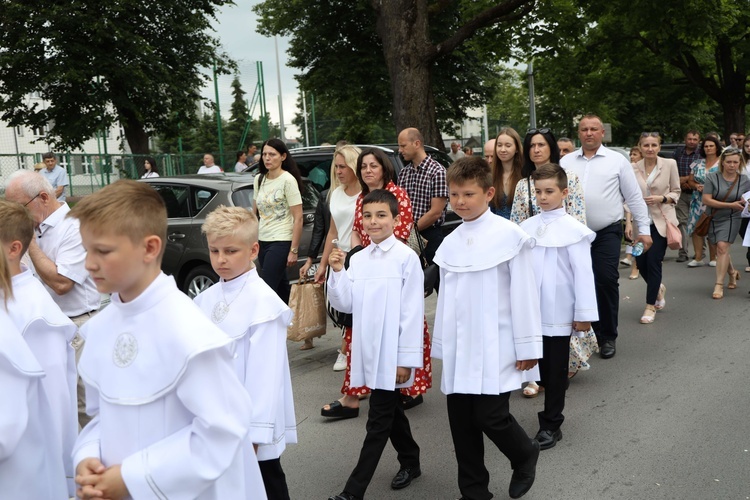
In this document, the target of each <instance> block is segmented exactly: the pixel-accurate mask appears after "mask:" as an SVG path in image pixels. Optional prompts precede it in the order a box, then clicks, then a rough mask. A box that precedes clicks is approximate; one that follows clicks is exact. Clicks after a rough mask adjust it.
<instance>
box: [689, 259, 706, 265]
mask: <svg viewBox="0 0 750 500" xmlns="http://www.w3.org/2000/svg"><path fill="white" fill-rule="evenodd" d="M702 265H704V264H703V261H702V260H695V259H693V260H691V261H690V262H688V265H687V266H688V267H701V266H702Z"/></svg>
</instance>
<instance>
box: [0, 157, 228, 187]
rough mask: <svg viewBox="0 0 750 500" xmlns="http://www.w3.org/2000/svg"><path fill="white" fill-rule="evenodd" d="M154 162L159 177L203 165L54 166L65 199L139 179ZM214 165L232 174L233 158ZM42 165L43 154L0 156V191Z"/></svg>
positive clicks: (62, 161)
mask: <svg viewBox="0 0 750 500" xmlns="http://www.w3.org/2000/svg"><path fill="white" fill-rule="evenodd" d="M146 158H153V159H154V161H155V162H156V168H157V171H158V172H159V175H161V176H169V175H183V174H195V173H197V172H198V169H199V168H200V167H201V165H202V164H203V155H202V154H182V155H179V154H155V155H132V154H129V155H128V154H107V155H104V154H85V153H82V154H73V153H68V154H60V155H58V156H57V163H58V165H60V166H61V167H63V168H64V169H65V170H66V171H67V172H68V181H69V188H68V191H67V195H68V196H83V195H87V194H91V193H93V192H94V191H96V190H98V189H101V188H102V187H104V186H106V185H107V184H111V183H112V182H115V181H116V180H118V179H138V178H140V177H141V176H142V175H143V173H144V171H145V170H144V168H143V163H144V160H145V159H146ZM214 158H215V159H216V163H217V165H220V166H221V167H222V168H223V169H224V170H225V171H234V163H235V162H234V155H231V156H230V155H225V157H224V158H221V157H220V155H219V154H214ZM41 162H42V154H41V153H36V154H17V155H15V154H13V155H9V154H0V191H4V190H5V179H7V178H8V176H9V175H10V174H12V173H13V172H15V171H16V170H19V169H26V170H33V169H34V165H35V164H37V163H41Z"/></svg>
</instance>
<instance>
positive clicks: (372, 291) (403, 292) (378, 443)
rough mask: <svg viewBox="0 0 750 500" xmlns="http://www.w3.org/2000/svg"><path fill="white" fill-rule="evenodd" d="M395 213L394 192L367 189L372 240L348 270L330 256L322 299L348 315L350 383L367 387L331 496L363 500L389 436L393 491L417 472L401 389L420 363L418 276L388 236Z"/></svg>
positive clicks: (407, 254) (340, 255)
mask: <svg viewBox="0 0 750 500" xmlns="http://www.w3.org/2000/svg"><path fill="white" fill-rule="evenodd" d="M398 214H399V207H398V201H397V200H396V197H395V196H394V195H393V193H391V192H390V191H387V190H385V189H376V190H374V191H371V192H370V193H368V194H367V196H365V197H364V199H363V200H362V223H363V227H364V230H365V232H366V233H367V235H368V236H369V237H370V241H371V244H370V245H368V246H367V247H365V248H364V249H363V250H362V251H360V252H358V253H356V254H354V255H353V256H352V257H351V261H350V266H349V269H346V270H345V269H344V258H345V256H346V255H345V254H344V252H343V251H342V250H341V249H338V248H336V249H334V250H333V252H331V256H330V257H329V260H328V262H329V264H330V266H331V269H332V270H333V272H332V273H331V275H330V276H329V278H328V300H329V301H330V302H331V305H332V306H333V307H334V308H336V310H338V311H341V312H345V313H351V314H352V347H351V349H352V350H351V384H352V386H357V387H362V386H367V387H369V388H370V389H372V393H371V394H370V412H369V414H368V416H367V436H366V437H365V441H364V443H363V445H362V451H361V452H360V455H359V460H358V462H357V465H356V466H355V467H354V470H353V471H352V473H351V475H350V476H349V479H348V480H347V482H346V486H345V487H344V491H342V492H341V493H339V494H338V495H334V496H332V497H330V498H329V500H361V499H362V498H363V497H364V495H365V490H366V489H367V486H368V485H369V483H370V480H371V479H372V476H373V474H374V473H375V469H376V468H377V466H378V462H379V461H380V457H381V455H382V453H383V450H384V449H385V445H386V444H387V443H388V440H389V439H390V441H391V443H392V444H393V447H394V448H395V449H396V452H397V453H398V461H399V465H400V469H399V471H398V473H397V474H396V476H395V477H394V478H393V481H391V488H393V489H401V488H406V487H407V486H409V485H410V484H411V482H412V480H413V479H416V478H418V477H419V476H420V475H421V474H422V471H421V468H420V461H419V446H418V445H417V443H416V441H414V438H413V437H412V433H411V428H410V426H409V419H408V418H406V414H405V413H404V406H403V403H402V402H401V393H400V390H399V389H400V388H401V387H411V386H412V385H413V383H414V370H415V369H416V368H422V365H423V352H422V349H423V341H422V340H423V332H424V330H423V328H424V323H423V321H424V319H423V313H424V274H423V272H422V266H421V265H420V263H419V258H418V257H417V254H416V253H414V252H413V251H412V250H411V249H410V248H409V247H408V246H406V245H405V244H404V243H402V242H401V241H400V240H398V239H397V238H396V237H395V236H394V234H393V228H394V227H395V226H396V224H398V220H399V219H398Z"/></svg>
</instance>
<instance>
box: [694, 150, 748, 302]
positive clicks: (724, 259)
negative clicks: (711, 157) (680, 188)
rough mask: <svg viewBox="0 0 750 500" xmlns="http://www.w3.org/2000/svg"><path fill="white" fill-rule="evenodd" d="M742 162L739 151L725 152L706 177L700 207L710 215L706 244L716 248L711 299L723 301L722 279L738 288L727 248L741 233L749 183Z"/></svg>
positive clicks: (736, 276) (736, 277)
mask: <svg viewBox="0 0 750 500" xmlns="http://www.w3.org/2000/svg"><path fill="white" fill-rule="evenodd" d="M744 167H745V160H744V159H743V158H742V152H741V151H740V149H739V148H726V149H725V150H724V151H723V152H722V153H721V156H720V157H719V171H718V172H710V173H709V174H708V175H706V183H705V185H704V186H703V203H704V204H705V205H706V212H707V213H708V215H713V218H712V219H711V224H710V226H709V229H708V241H709V242H710V243H713V244H714V245H716V248H717V255H716V284H715V285H714V292H713V298H714V299H721V298H723V297H724V275H725V274H726V275H729V284H728V285H727V288H729V289H730V290H731V289H734V288H737V280H738V279H740V272H739V271H737V270H736V269H735V268H734V266H733V265H732V258H731V257H730V256H729V247H731V246H732V243H734V240H735V239H736V238H737V234H738V233H739V232H740V213H741V212H742V209H743V208H744V206H745V200H744V199H743V198H742V195H743V194H744V193H746V192H748V191H750V179H748V178H747V176H746V175H744V174H743V172H744Z"/></svg>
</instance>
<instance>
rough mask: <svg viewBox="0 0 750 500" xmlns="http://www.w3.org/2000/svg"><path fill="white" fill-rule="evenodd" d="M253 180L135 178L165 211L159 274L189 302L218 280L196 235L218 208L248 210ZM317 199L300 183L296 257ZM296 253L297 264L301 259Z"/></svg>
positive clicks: (226, 176)
mask: <svg viewBox="0 0 750 500" xmlns="http://www.w3.org/2000/svg"><path fill="white" fill-rule="evenodd" d="M253 178H254V176H252V175H249V174H244V173H239V174H237V173H221V174H209V175H182V176H176V177H152V178H149V179H140V182H146V183H148V184H149V185H151V186H152V187H153V188H154V189H156V190H157V191H158V192H159V194H160V195H161V197H162V199H163V200H164V203H165V204H166V206H167V242H166V243H167V245H166V249H165V251H164V258H163V260H162V266H161V267H162V270H163V271H164V272H165V273H166V274H170V275H172V276H174V277H175V281H176V282H177V286H178V287H179V288H180V289H181V290H182V291H183V292H185V293H186V294H187V295H188V296H189V297H190V298H193V297H195V296H196V295H198V294H199V293H200V292H202V291H203V290H205V289H206V288H208V287H210V286H211V285H213V284H214V283H216V282H218V281H219V277H218V276H217V275H216V273H215V272H214V270H213V269H212V268H211V259H210V258H209V252H208V243H207V241H206V237H205V236H204V235H203V234H201V226H202V225H203V222H205V220H206V215H208V214H209V213H210V212H211V211H212V210H214V209H215V208H216V207H218V206H219V205H226V206H230V207H231V206H237V207H245V208H247V209H248V210H252V207H253ZM318 199H319V194H318V191H317V190H316V189H315V188H314V187H312V185H311V184H310V183H309V181H307V180H305V190H304V193H302V212H303V229H302V240H301V242H300V249H302V252H303V251H304V250H306V249H307V248H308V246H309V245H310V238H311V235H312V227H313V223H314V222H315V207H316V206H317V204H318ZM302 252H300V258H299V264H300V265H302V264H304V261H305V260H306V259H307V256H306V255H304V256H303V255H302ZM317 262H319V261H318V260H316V265H314V266H312V267H311V269H310V271H311V272H312V273H313V274H314V273H315V270H317ZM256 264H257V263H256ZM298 269H299V268H298V267H297V266H295V267H291V268H289V271H288V277H289V280H290V281H294V280H296V279H298V278H299V274H298V273H299V270H298Z"/></svg>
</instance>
